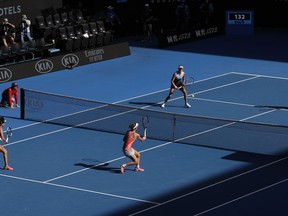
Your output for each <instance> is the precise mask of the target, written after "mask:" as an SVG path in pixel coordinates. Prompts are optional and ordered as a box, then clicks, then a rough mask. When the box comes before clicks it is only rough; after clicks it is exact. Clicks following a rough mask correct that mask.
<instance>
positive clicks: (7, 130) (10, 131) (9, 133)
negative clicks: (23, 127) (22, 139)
mask: <svg viewBox="0 0 288 216" xmlns="http://www.w3.org/2000/svg"><path fill="white" fill-rule="evenodd" d="M6 133H7V139H6V142H8V139H9V138H10V137H11V136H12V134H13V131H12V128H11V127H7V129H6Z"/></svg>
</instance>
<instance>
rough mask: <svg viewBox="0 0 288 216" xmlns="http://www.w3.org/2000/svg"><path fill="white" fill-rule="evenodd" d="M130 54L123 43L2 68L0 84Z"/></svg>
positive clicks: (126, 44)
mask: <svg viewBox="0 0 288 216" xmlns="http://www.w3.org/2000/svg"><path fill="white" fill-rule="evenodd" d="M130 54H131V52H130V48H129V45H128V42H123V43H118V44H112V45H108V46H104V47H97V48H94V49H88V50H82V51H79V52H74V53H63V54H62V55H57V56H52V57H49V58H42V59H37V60H33V61H29V62H23V63H18V64H14V65H9V66H4V67H1V68H0V83H4V82H9V81H13V80H18V79H23V78H26V77H31V76H36V75H41V74H47V73H51V72H54V71H59V70H63V69H71V68H73V67H76V66H81V65H86V64H91V63H95V62H100V61H104V60H109V59H113V58H118V57H123V56H128V55H130Z"/></svg>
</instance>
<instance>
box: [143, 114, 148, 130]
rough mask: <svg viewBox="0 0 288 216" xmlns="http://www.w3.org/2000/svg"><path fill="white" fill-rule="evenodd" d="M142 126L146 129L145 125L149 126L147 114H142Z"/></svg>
mask: <svg viewBox="0 0 288 216" xmlns="http://www.w3.org/2000/svg"><path fill="white" fill-rule="evenodd" d="M142 126H143V128H144V129H147V127H148V126H149V117H148V116H144V117H143V118H142Z"/></svg>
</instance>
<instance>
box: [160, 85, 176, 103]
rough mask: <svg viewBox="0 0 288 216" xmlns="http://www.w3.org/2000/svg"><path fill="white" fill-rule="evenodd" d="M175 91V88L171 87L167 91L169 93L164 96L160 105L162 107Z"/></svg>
mask: <svg viewBox="0 0 288 216" xmlns="http://www.w3.org/2000/svg"><path fill="white" fill-rule="evenodd" d="M174 91H175V88H173V87H171V88H170V91H169V95H168V96H167V97H166V98H165V100H164V102H163V103H162V104H161V107H162V108H164V107H165V105H166V103H167V102H168V100H169V99H170V98H171V97H172V95H173V93H174Z"/></svg>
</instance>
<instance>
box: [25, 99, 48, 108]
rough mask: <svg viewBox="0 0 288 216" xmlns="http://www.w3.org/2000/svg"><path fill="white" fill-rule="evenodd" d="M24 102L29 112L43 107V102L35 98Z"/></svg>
mask: <svg viewBox="0 0 288 216" xmlns="http://www.w3.org/2000/svg"><path fill="white" fill-rule="evenodd" d="M25 102H26V103H25V105H26V106H27V108H29V109H30V110H36V109H41V108H43V106H44V104H43V102H42V101H41V100H40V99H38V98H35V97H30V98H27V100H26V101H25Z"/></svg>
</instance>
